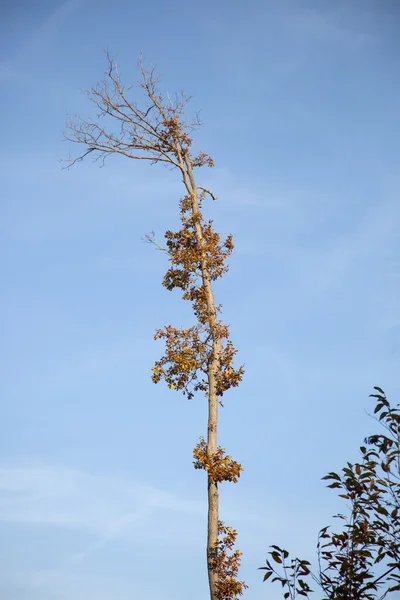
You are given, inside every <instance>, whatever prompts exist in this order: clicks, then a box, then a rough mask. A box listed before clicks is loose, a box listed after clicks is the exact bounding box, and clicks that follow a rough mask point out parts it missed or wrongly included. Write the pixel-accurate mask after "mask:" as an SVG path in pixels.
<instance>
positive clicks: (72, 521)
mask: <svg viewBox="0 0 400 600" xmlns="http://www.w3.org/2000/svg"><path fill="white" fill-rule="evenodd" d="M156 510H167V511H183V512H188V513H193V512H195V513H196V512H199V510H200V507H199V506H198V505H197V504H196V503H193V502H190V501H185V500H183V499H182V498H176V497H175V496H173V495H171V494H170V493H168V492H166V491H163V490H160V489H157V488H156V487H153V486H151V485H147V484H143V483H135V482H131V481H126V480H124V479H121V478H116V477H115V478H112V477H106V476H104V475H92V474H88V473H85V472H83V471H79V470H74V469H68V468H62V467H7V466H6V467H2V468H0V521H5V522H14V523H25V524H35V525H37V524H41V525H52V526H57V527H67V528H76V529H84V530H88V529H89V530H92V531H96V532H103V533H112V534H116V533H123V532H124V531H125V530H127V529H128V528H129V527H130V526H131V524H132V523H134V522H136V521H140V520H143V519H146V518H147V517H148V516H149V515H150V514H151V513H152V512H153V511H156Z"/></svg>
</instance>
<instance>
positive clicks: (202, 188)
mask: <svg viewBox="0 0 400 600" xmlns="http://www.w3.org/2000/svg"><path fill="white" fill-rule="evenodd" d="M197 189H198V190H202V191H203V192H204V193H205V194H209V195H210V196H211V198H212V199H213V200H217V196H215V195H214V194H213V193H212V192H210V190H208V189H207V188H205V187H203V186H201V185H198V186H197Z"/></svg>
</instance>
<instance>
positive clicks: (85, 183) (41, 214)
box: [0, 0, 400, 600]
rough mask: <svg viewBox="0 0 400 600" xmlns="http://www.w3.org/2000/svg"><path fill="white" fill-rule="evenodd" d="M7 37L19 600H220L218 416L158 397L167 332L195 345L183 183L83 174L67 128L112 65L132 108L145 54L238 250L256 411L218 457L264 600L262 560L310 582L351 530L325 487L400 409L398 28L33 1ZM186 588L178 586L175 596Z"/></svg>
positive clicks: (8, 583)
mask: <svg viewBox="0 0 400 600" xmlns="http://www.w3.org/2000/svg"><path fill="white" fill-rule="evenodd" d="M0 11H1V17H2V18H1V20H0V34H1V35H0V40H1V41H0V48H1V62H0V86H1V90H0V91H1V94H0V109H1V113H2V115H3V127H2V143H1V149H0V152H1V157H0V158H1V164H2V178H1V188H2V189H1V198H2V200H1V209H0V210H1V224H0V228H1V229H0V232H1V256H2V258H1V261H2V280H3V294H2V298H1V300H0V303H1V314H2V316H3V318H2V344H1V361H0V365H1V366H0V369H1V381H2V394H1V396H2V418H1V421H0V540H1V541H0V558H1V560H0V596H1V597H2V598H7V599H9V600H11V599H12V600H28V599H29V600H70V599H72V598H73V599H74V600H87V599H88V598H96V600H115V599H118V600H127V599H128V598H129V599H131V598H143V599H144V600H155V599H157V600H160V599H162V600H183V599H185V600H186V598H187V597H188V595H190V598H191V599H192V600H200V599H203V598H204V597H206V594H207V583H206V574H205V568H204V542H205V530H204V525H205V514H206V503H205V500H206V497H205V494H206V490H205V479H204V477H203V476H202V475H203V474H202V473H199V472H197V471H194V470H193V468H192V458H191V452H192V448H193V446H194V445H195V444H196V443H197V440H198V438H199V436H201V435H204V434H205V427H206V405H205V401H204V398H202V397H199V398H196V399H195V400H193V401H191V402H188V401H187V400H185V399H184V398H182V397H181V396H179V395H178V394H177V393H175V392H172V391H170V390H168V389H166V388H165V387H163V386H162V385H159V386H154V385H153V384H152V383H151V380H150V369H151V366H152V363H153V361H154V360H155V359H157V357H158V356H159V355H160V354H161V353H162V345H161V344H156V343H155V342H154V341H153V339H152V335H153V331H154V329H155V328H157V327H159V326H162V325H164V324H168V323H171V324H173V325H175V326H178V327H179V326H181V325H184V324H186V323H187V322H189V312H188V308H187V307H185V306H183V305H182V302H181V301H180V298H179V295H178V294H171V293H168V292H167V291H166V290H164V289H163V288H162V287H161V285H160V282H161V279H162V276H163V272H164V270H165V268H166V264H165V260H164V257H163V256H162V255H160V254H158V253H157V252H154V251H153V249H152V248H151V247H149V246H147V245H145V244H143V243H142V241H141V238H142V237H143V235H144V234H145V233H146V232H149V231H151V230H154V231H155V232H156V233H157V234H158V236H159V237H162V234H163V232H164V231H165V230H166V229H171V228H174V227H175V226H176V224H177V202H178V200H179V197H180V196H181V194H182V188H181V185H180V182H179V178H178V177H177V174H176V173H174V172H170V171H168V170H166V169H163V168H162V167H161V168H157V166H153V167H151V166H149V165H147V164H145V165H143V164H141V163H140V164H136V163H134V162H133V161H128V160H124V159H123V158H121V159H117V158H115V159H114V158H112V159H110V160H109V161H108V162H107V163H106V166H105V167H104V168H103V169H99V168H98V166H97V165H93V164H92V163H91V161H90V160H88V161H86V162H85V163H82V164H79V165H77V166H76V167H75V168H74V169H72V170H71V171H66V170H61V168H60V164H59V162H58V158H59V157H66V156H67V155H68V152H69V150H70V147H69V146H68V144H67V143H66V142H63V141H62V131H63V128H64V122H65V119H66V112H68V113H80V114H82V115H84V116H85V115H90V114H93V113H92V112H91V106H90V104H89V103H88V101H87V100H86V99H85V97H84V96H83V95H82V94H81V92H80V89H81V88H87V87H90V86H92V85H94V84H96V83H97V82H98V81H99V80H100V79H101V78H102V75H103V72H104V69H105V58H104V55H103V50H104V49H105V48H109V49H110V51H111V53H112V54H114V55H116V57H117V60H118V62H119V64H120V68H121V72H122V74H123V77H124V79H125V80H126V81H127V82H135V81H136V80H137V74H136V71H135V65H136V61H137V58H138V56H139V53H140V51H141V50H143V52H144V54H145V56H146V57H147V59H148V60H149V61H151V62H153V63H155V64H156V65H157V68H158V71H159V72H160V73H161V74H162V75H163V83H162V89H164V90H165V91H169V92H174V91H175V90H179V89H182V88H184V89H185V90H186V91H187V93H188V94H189V95H191V96H193V100H192V105H191V106H192V109H193V112H195V111H196V110H200V109H201V116H202V119H203V121H204V127H203V129H202V130H201V131H200V132H199V134H198V136H197V140H198V146H199V148H201V149H203V150H205V151H206V152H208V153H209V154H211V155H212V156H213V158H214V160H215V163H216V167H215V168H214V169H213V170H208V171H207V170H203V171H201V172H199V178H200V180H201V181H200V183H201V184H203V185H205V186H207V187H211V188H212V189H213V191H214V192H215V193H216V194H217V195H218V197H219V200H218V202H216V203H214V204H213V205H212V206H211V207H210V209H212V211H213V218H215V223H216V227H217V228H218V229H219V230H220V231H222V232H225V233H228V232H233V234H234V236H235V242H236V249H235V252H234V254H233V257H232V261H231V270H230V273H229V275H228V276H227V278H226V279H225V280H224V281H223V282H221V283H220V284H218V287H217V296H218V301H221V302H222V303H223V304H224V316H225V319H226V321H227V322H228V323H230V324H231V331H232V337H233V340H234V343H235V345H236V346H237V347H238V349H239V360H240V361H241V362H244V363H245V365H246V376H245V380H244V382H243V384H242V386H241V387H240V388H239V389H238V390H234V391H233V392H232V393H230V394H229V396H227V397H226V403H225V408H224V409H223V410H222V411H221V428H220V432H221V436H220V442H221V444H222V445H223V446H224V447H226V448H227V450H228V451H229V453H231V454H232V455H233V457H234V458H235V459H236V460H239V461H241V462H242V463H243V466H244V468H245V471H244V473H243V476H242V478H241V480H240V482H239V483H238V484H237V485H231V486H229V485H228V484H227V485H226V487H224V488H223V489H222V494H221V496H222V500H221V516H222V518H223V519H224V520H225V521H226V522H227V523H228V524H229V525H231V526H233V527H235V528H236V529H237V530H238V532H239V539H238V546H239V547H240V549H241V550H242V551H243V552H244V557H243V569H242V575H243V577H244V578H245V579H246V580H247V582H248V583H249V585H250V588H249V590H248V591H247V594H246V598H248V599H249V600H255V599H256V598H257V599H259V598H275V597H277V596H276V594H278V590H274V589H273V587H267V586H266V585H265V584H262V583H261V575H260V572H257V570H256V569H257V567H258V566H261V565H262V563H263V562H264V558H265V556H266V552H267V549H268V546H269V545H270V544H273V543H278V544H280V545H283V546H286V547H288V548H289V549H291V550H293V552H294V553H297V554H299V555H302V556H305V557H309V558H313V548H314V542H315V540H316V535H317V532H318V530H319V529H320V528H321V527H322V526H325V525H327V524H328V523H329V522H330V515H331V514H333V513H335V512H337V511H340V510H343V508H344V507H343V506H342V505H341V503H340V502H339V500H336V498H335V496H334V495H333V493H332V492H330V491H328V490H326V489H325V487H324V484H323V482H321V481H320V477H322V476H323V475H324V474H325V473H326V472H327V471H330V470H338V469H340V468H341V466H342V465H343V463H344V462H345V461H346V460H352V459H354V460H355V459H356V458H357V455H358V454H357V448H358V445H359V444H360V443H361V441H362V439H363V437H364V436H365V435H366V434H367V433H369V432H372V431H373V429H374V424H373V422H372V421H370V419H369V418H368V416H367V415H366V413H365V410H364V409H365V408H367V409H368V407H371V406H372V403H371V401H370V400H369V399H368V394H369V393H370V392H371V391H372V386H374V385H380V386H381V387H383V388H384V389H385V390H386V391H387V393H388V394H389V395H390V397H391V399H392V400H393V401H398V398H399V392H400V383H399V380H398V372H399V368H398V364H399V354H400V308H399V307H400V238H399V232H400V204H399V191H400V178H399V175H398V164H399V157H400V146H399V139H400V136H399V133H400V112H399V94H400V79H399V76H398V60H399V50H400V48H399V41H398V30H399V26H400V23H399V19H400V13H399V9H398V6H397V3H396V2H390V1H389V2H385V3H382V2H380V1H379V0H362V1H361V0H358V1H357V0H354V1H352V2H347V1H345V0H341V1H336V2H323V1H320V2H306V1H304V0H301V1H295V0H291V1H290V0H279V1H278V0H274V1H272V0H270V1H269V0H263V1H261V0H260V1H255V0H250V1H248V2H239V1H237V0H236V1H233V2H232V0H231V1H230V2H228V1H226V0H220V1H219V2H215V1H214V2H210V1H209V0H205V1H204V2H202V3H200V4H195V3H191V2H183V1H181V0H176V1H173V2H162V1H161V0H158V1H157V0H155V1H153V2H148V3H146V2H140V3H139V2H131V1H128V0H115V1H114V2H113V3H110V2H105V1H104V0H97V1H96V2H95V1H94V0H69V1H67V2H62V1H55V0H47V1H38V2H35V3H31V2H28V1H27V0H22V1H21V2H19V3H14V4H12V3H11V2H8V3H4V4H3V5H2V8H1V9H0ZM177 581H179V584H178V585H177Z"/></svg>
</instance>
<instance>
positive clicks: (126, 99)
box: [66, 54, 246, 600]
mask: <svg viewBox="0 0 400 600" xmlns="http://www.w3.org/2000/svg"><path fill="white" fill-rule="evenodd" d="M107 59H108V71H107V73H106V79H105V81H104V82H103V83H102V84H101V85H100V86H98V87H95V88H92V89H91V90H89V91H87V92H86V94H87V96H88V98H89V99H90V100H91V101H92V102H93V103H94V105H95V107H96V109H97V115H96V117H97V118H96V119H92V120H84V119H81V118H79V117H75V118H72V119H71V121H70V122H69V123H68V126H67V127H68V128H67V132H66V138H67V139H68V140H69V141H71V142H73V143H77V144H79V145H80V146H83V149H84V151H83V152H82V153H81V154H79V155H78V156H77V157H75V158H70V159H69V161H67V166H71V165H73V164H75V163H76V162H78V161H80V160H83V159H84V158H85V157H86V156H87V155H89V154H90V155H92V156H93V157H94V159H95V160H100V161H102V163H103V162H104V160H105V159H106V158H107V157H109V156H110V155H112V154H118V155H123V156H125V157H127V158H131V159H134V160H148V161H150V162H151V163H159V162H161V163H164V164H166V165H168V166H170V167H172V168H173V169H175V170H177V171H178V174H179V175H180V177H181V178H182V183H183V187H184V194H183V197H182V199H181V200H180V203H179V211H180V219H181V228H180V229H179V231H175V232H173V231H167V232H166V233H165V240H166V248H165V249H164V250H165V251H166V253H167V255H168V259H169V267H168V270H167V272H166V274H165V276H164V280H163V286H164V287H165V288H167V290H173V289H178V290H180V291H181V293H182V297H183V299H184V300H187V301H189V302H190V303H191V306H192V309H193V314H194V324H193V326H192V327H189V328H187V329H179V328H175V327H173V326H171V325H167V326H165V327H163V328H161V329H158V330H157V331H156V333H155V336H154V337H155V339H156V340H157V339H160V340H163V341H164V344H165V352H164V355H163V356H162V357H161V358H160V359H159V360H158V361H157V362H156V363H155V365H154V367H153V369H152V379H153V381H154V383H158V382H159V381H161V380H164V381H165V382H166V384H167V385H168V387H169V388H170V389H173V390H177V391H180V392H182V393H183V394H184V395H186V396H187V397H188V398H189V399H190V398H193V396H194V395H195V394H196V393H198V392H200V393H203V394H204V395H205V396H206V398H207V401H208V423H207V437H206V439H204V438H200V442H199V443H198V445H197V446H196V447H195V449H194V466H195V468H196V469H204V470H205V471H206V473H207V489H208V527H207V566H208V577H209V587H210V598H211V600H233V599H235V598H237V597H238V596H240V595H241V594H242V593H243V591H244V589H245V587H246V585H245V584H244V582H242V581H240V580H239V579H238V577H237V576H238V569H239V565H240V556H241V554H240V552H239V551H238V550H234V549H233V547H234V543H235V540H236V531H234V530H233V529H232V528H230V527H226V526H225V525H224V524H223V523H222V522H221V521H220V519H219V496H218V486H219V484H221V483H222V482H223V481H231V482H236V481H237V480H238V478H239V476H240V472H241V470H242V467H241V465H240V464H239V463H237V462H236V461H234V460H232V458H231V457H230V456H228V455H227V454H226V453H225V451H224V450H223V449H222V448H221V447H220V446H219V445H218V443H217V439H218V438H217V432H218V408H219V405H222V397H223V396H224V394H225V392H226V391H228V390H229V389H230V388H231V387H236V386H237V385H238V384H239V383H240V381H241V379H242V377H243V368H242V367H239V368H237V367H235V366H234V358H235V355H236V352H237V351H236V349H235V348H234V346H233V344H232V342H231V340H230V337H229V327H228V326H227V325H225V324H224V323H223V322H222V321H221V316H220V315H221V306H220V305H217V304H216V302H215V299H214V290H213V282H214V281H215V280H217V279H218V278H220V277H222V276H223V275H224V274H225V273H226V272H227V270H228V265H227V260H228V258H229V256H230V254H231V252H232V250H233V241H232V236H231V235H229V236H228V237H227V238H226V239H225V240H221V238H220V235H219V234H218V233H217V232H216V231H215V229H214V225H213V222H212V221H208V220H206V219H205V218H204V217H203V214H202V207H203V203H204V202H205V201H206V199H211V200H215V196H214V194H213V193H212V192H211V191H210V190H208V189H206V188H205V187H202V186H200V185H198V183H197V179H196V177H195V170H196V169H197V168H199V167H203V166H208V167H212V166H213V160H212V159H211V158H210V157H209V156H208V155H207V154H205V153H204V152H198V153H197V154H195V153H193V152H192V133H193V131H194V130H195V129H196V128H197V127H198V126H199V125H200V122H199V120H198V118H197V117H196V118H195V119H192V120H189V121H187V120H186V116H185V110H186V107H187V104H188V98H187V97H186V96H185V95H184V94H180V95H178V96H176V97H175V98H174V100H171V99H170V98H169V97H168V98H167V99H165V98H164V97H163V95H162V94H161V93H160V91H159V89H158V83H159V78H158V77H157V75H156V74H155V72H154V70H148V69H146V68H145V66H144V64H143V61H142V60H141V61H140V63H139V71H140V81H139V84H138V85H139V87H140V88H141V89H142V92H143V104H141V105H140V106H139V105H138V104H137V102H136V101H135V100H132V99H131V88H127V87H125V85H124V84H123V83H122V80H121V77H120V74H119V71H118V68H117V65H116V63H115V61H114V60H113V59H112V58H111V57H110V56H109V55H108V54H107ZM147 239H148V241H151V242H153V243H154V244H156V242H155V239H154V238H153V237H152V236H148V238H147ZM156 245H157V244H156Z"/></svg>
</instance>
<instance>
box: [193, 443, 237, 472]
mask: <svg viewBox="0 0 400 600" xmlns="http://www.w3.org/2000/svg"><path fill="white" fill-rule="evenodd" d="M193 457H194V459H195V460H194V463H193V464H194V468H195V469H204V470H205V471H207V474H208V479H209V481H212V482H213V483H222V482H223V481H232V482H233V483H236V482H237V481H238V479H239V477H240V473H241V471H243V467H242V465H240V464H239V463H238V462H236V461H235V460H232V457H231V456H229V455H228V454H226V452H225V450H224V448H221V446H218V448H217V451H216V452H215V453H214V454H210V453H209V452H207V444H206V442H205V441H204V439H203V438H200V442H199V443H198V444H197V446H196V447H195V448H194V450H193Z"/></svg>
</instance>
